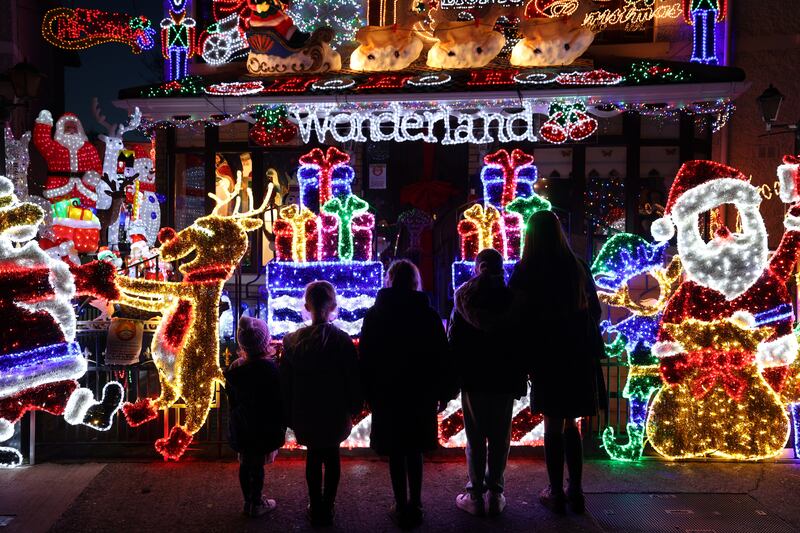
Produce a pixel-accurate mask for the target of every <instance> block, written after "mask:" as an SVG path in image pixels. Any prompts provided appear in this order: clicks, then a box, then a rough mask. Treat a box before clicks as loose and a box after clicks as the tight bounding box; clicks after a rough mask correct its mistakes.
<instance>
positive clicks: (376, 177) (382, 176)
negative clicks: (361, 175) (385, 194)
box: [369, 163, 386, 189]
mask: <svg viewBox="0 0 800 533" xmlns="http://www.w3.org/2000/svg"><path fill="white" fill-rule="evenodd" d="M369 188H370V189H385V188H386V165H385V164H383V163H381V164H372V165H370V166H369Z"/></svg>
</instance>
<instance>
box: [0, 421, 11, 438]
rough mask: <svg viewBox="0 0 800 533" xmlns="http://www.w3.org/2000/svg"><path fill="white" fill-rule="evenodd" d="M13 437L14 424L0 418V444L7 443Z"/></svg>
mask: <svg viewBox="0 0 800 533" xmlns="http://www.w3.org/2000/svg"><path fill="white" fill-rule="evenodd" d="M13 436H14V424H12V423H11V422H9V421H8V420H6V419H5V418H0V442H3V441H7V440H8V439H10V438H11V437H13Z"/></svg>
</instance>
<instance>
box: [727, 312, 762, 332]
mask: <svg viewBox="0 0 800 533" xmlns="http://www.w3.org/2000/svg"><path fill="white" fill-rule="evenodd" d="M729 320H730V321H731V322H733V323H734V324H736V325H738V326H741V327H742V328H744V329H753V328H754V327H756V317H754V316H753V313H751V312H750V311H745V310H744V309H739V310H738V311H736V312H734V313H733V314H732V315H731V317H730V318H729Z"/></svg>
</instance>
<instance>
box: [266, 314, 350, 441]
mask: <svg viewBox="0 0 800 533" xmlns="http://www.w3.org/2000/svg"><path fill="white" fill-rule="evenodd" d="M283 347H284V354H283V358H282V359H281V378H282V385H283V393H284V402H285V403H284V405H285V408H286V413H287V420H288V422H289V427H291V428H292V429H293V430H294V434H295V437H296V438H297V442H298V443H299V444H302V445H303V446H307V447H309V448H333V447H337V446H339V444H341V442H342V441H344V440H346V439H347V437H348V436H349V435H350V430H351V429H352V427H353V426H352V421H351V419H352V417H353V416H354V415H356V414H358V413H360V412H361V406H362V400H361V391H360V386H359V375H358V356H357V354H356V348H355V346H354V345H353V341H352V340H350V337H349V336H348V335H347V333H345V332H343V331H342V330H340V329H339V328H337V327H336V326H334V325H333V324H330V323H324V324H314V325H311V326H307V327H304V328H301V329H299V330H297V331H295V332H294V333H290V334H289V335H287V336H286V337H285V338H284V339H283Z"/></svg>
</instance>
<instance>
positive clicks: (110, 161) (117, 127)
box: [92, 98, 142, 220]
mask: <svg viewBox="0 0 800 533" xmlns="http://www.w3.org/2000/svg"><path fill="white" fill-rule="evenodd" d="M92 114H93V115H94V118H95V120H96V121H97V123H98V124H100V125H101V126H103V127H104V128H106V131H108V135H102V134H101V135H98V136H97V137H98V138H99V139H100V140H101V141H103V143H105V145H106V148H105V152H104V153H103V174H107V175H108V177H109V178H110V179H111V181H113V182H116V183H117V184H118V185H119V180H120V178H118V177H117V175H118V169H117V161H118V160H119V153H120V152H121V151H122V150H123V149H124V148H125V144H124V143H123V142H122V137H123V136H124V135H125V134H126V133H128V132H129V131H133V130H135V129H136V128H138V127H139V124H140V123H141V121H142V112H141V111H140V110H139V108H138V107H137V108H135V109H134V110H133V114H132V115H131V116H130V120H128V123H127V124H111V123H110V122H108V119H107V118H106V116H105V115H103V113H102V112H101V110H100V104H99V103H98V101H97V98H94V99H92ZM109 192H110V191H109V187H108V185H106V184H102V185H101V184H98V186H97V193H98V194H97V208H98V209H109V208H111V203H112V202H111V195H110V194H109ZM114 215H116V216H114ZM112 218H114V219H115V220H116V219H118V218H119V213H112Z"/></svg>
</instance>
